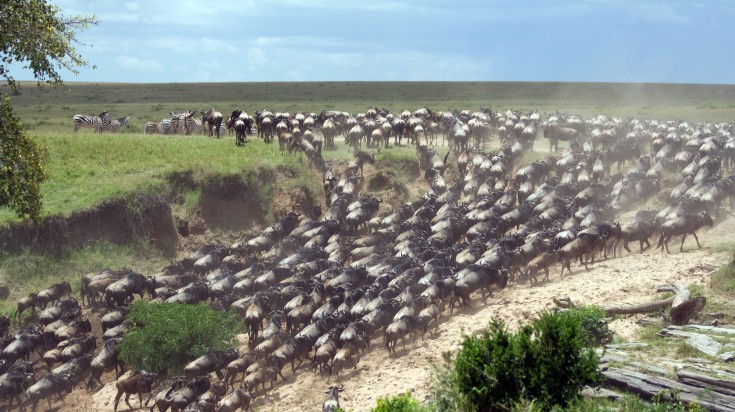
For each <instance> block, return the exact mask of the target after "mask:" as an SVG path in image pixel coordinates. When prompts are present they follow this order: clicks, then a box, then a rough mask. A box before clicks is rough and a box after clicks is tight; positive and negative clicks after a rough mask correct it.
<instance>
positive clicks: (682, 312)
mask: <svg viewBox="0 0 735 412" xmlns="http://www.w3.org/2000/svg"><path fill="white" fill-rule="evenodd" d="M656 292H658V293H661V292H672V293H675V295H674V296H672V297H670V298H667V299H661V300H656V301H653V302H647V303H641V304H638V305H624V306H612V307H608V308H604V309H603V310H604V311H605V315H606V316H612V315H635V314H639V313H651V312H656V311H658V310H661V309H663V308H666V307H669V306H670V307H671V309H670V310H669V317H670V319H671V323H672V324H674V325H685V324H686V323H687V322H689V320H690V319H691V318H693V317H694V316H695V315H696V314H697V313H699V312H700V311H701V310H702V309H704V305H705V303H707V300H706V299H705V298H704V297H702V296H698V297H696V298H694V299H692V298H691V291H689V289H687V287H686V286H685V285H684V284H681V283H677V284H667V285H662V286H659V287H658V288H657V289H656Z"/></svg>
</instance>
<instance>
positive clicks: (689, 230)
mask: <svg viewBox="0 0 735 412" xmlns="http://www.w3.org/2000/svg"><path fill="white" fill-rule="evenodd" d="M713 225H714V222H713V221H712V217H710V215H709V214H708V213H707V212H700V213H697V214H686V215H684V216H682V217H680V218H677V219H673V220H669V221H666V222H664V224H662V225H661V237H660V238H659V240H658V246H657V247H656V248H657V249H658V248H661V252H663V251H664V247H665V248H666V253H671V252H669V241H670V240H671V238H672V237H674V236H679V235H681V246H680V247H679V251H681V252H683V251H684V240H686V237H687V235H688V234H691V235H693V236H694V239H695V240H696V241H697V247H699V248H701V247H702V245H700V244H699V238H698V237H697V234H696V233H695V232H696V231H697V230H699V229H700V228H702V227H704V226H710V227H712V226H713Z"/></svg>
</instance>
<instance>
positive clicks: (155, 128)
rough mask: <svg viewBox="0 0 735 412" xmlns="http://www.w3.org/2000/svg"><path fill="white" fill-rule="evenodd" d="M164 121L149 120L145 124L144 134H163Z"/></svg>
mask: <svg viewBox="0 0 735 412" xmlns="http://www.w3.org/2000/svg"><path fill="white" fill-rule="evenodd" d="M162 126H163V121H161V123H156V122H147V123H146V124H145V126H143V134H163V127H162Z"/></svg>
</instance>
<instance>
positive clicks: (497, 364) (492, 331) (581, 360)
mask: <svg viewBox="0 0 735 412" xmlns="http://www.w3.org/2000/svg"><path fill="white" fill-rule="evenodd" d="M575 312H576V311H566V312H561V313H553V312H545V313H542V314H541V316H540V317H539V319H538V320H536V321H535V322H534V323H532V324H531V325H526V326H524V327H523V328H521V329H520V330H519V331H518V332H515V333H511V332H509V331H507V330H506V328H505V325H504V324H503V323H501V322H498V321H493V323H492V324H491V325H490V327H489V329H488V330H486V331H485V333H484V334H483V335H482V336H479V337H476V336H465V338H464V341H463V342H462V349H461V350H460V352H459V353H458V354H457V357H456V359H455V360H454V364H453V369H450V370H448V372H449V373H448V374H443V373H442V372H441V370H439V373H438V374H436V373H435V377H434V385H433V388H434V390H433V392H434V394H433V395H434V396H433V398H434V404H435V406H436V408H437V409H438V410H447V411H449V410H452V411H453V410H467V411H469V410H475V411H478V410H482V411H485V410H510V409H511V408H513V406H514V405H517V404H519V403H521V402H523V401H527V400H530V401H532V402H533V404H534V405H540V407H541V408H543V409H548V408H550V407H552V406H554V405H567V404H568V403H569V402H570V401H572V400H574V399H576V398H577V397H578V393H579V391H580V389H581V388H582V387H583V386H584V385H585V384H588V383H594V382H597V381H598V380H599V379H600V375H599V373H598V370H597V364H598V359H597V355H596V354H595V352H594V350H592V349H590V348H589V346H588V339H590V338H589V336H588V335H587V334H586V333H585V332H584V330H583V328H582V325H581V321H580V319H581V318H584V316H580V314H579V313H578V312H577V313H575ZM442 381H443V382H442Z"/></svg>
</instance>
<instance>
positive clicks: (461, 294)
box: [450, 263, 508, 307]
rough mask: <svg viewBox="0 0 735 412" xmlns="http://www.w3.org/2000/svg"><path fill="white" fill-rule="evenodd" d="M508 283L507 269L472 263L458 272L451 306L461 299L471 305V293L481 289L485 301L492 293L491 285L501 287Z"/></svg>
mask: <svg viewBox="0 0 735 412" xmlns="http://www.w3.org/2000/svg"><path fill="white" fill-rule="evenodd" d="M507 284H508V272H507V270H505V269H500V270H499V269H496V268H493V267H490V266H488V265H478V264H474V263H473V264H471V265H468V266H467V267H466V268H465V269H462V270H461V271H460V272H458V273H457V282H456V284H455V285H454V296H453V297H452V300H451V302H450V306H451V307H454V303H455V302H457V303H459V302H460V301H461V302H462V304H464V306H469V302H470V295H471V294H472V293H473V292H475V291H477V290H480V291H481V292H482V300H483V302H484V301H485V299H486V297H487V295H488V294H489V293H490V294H491V291H490V287H491V286H492V285H495V286H497V287H499V288H501V289H503V288H505V286H506V285H507Z"/></svg>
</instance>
